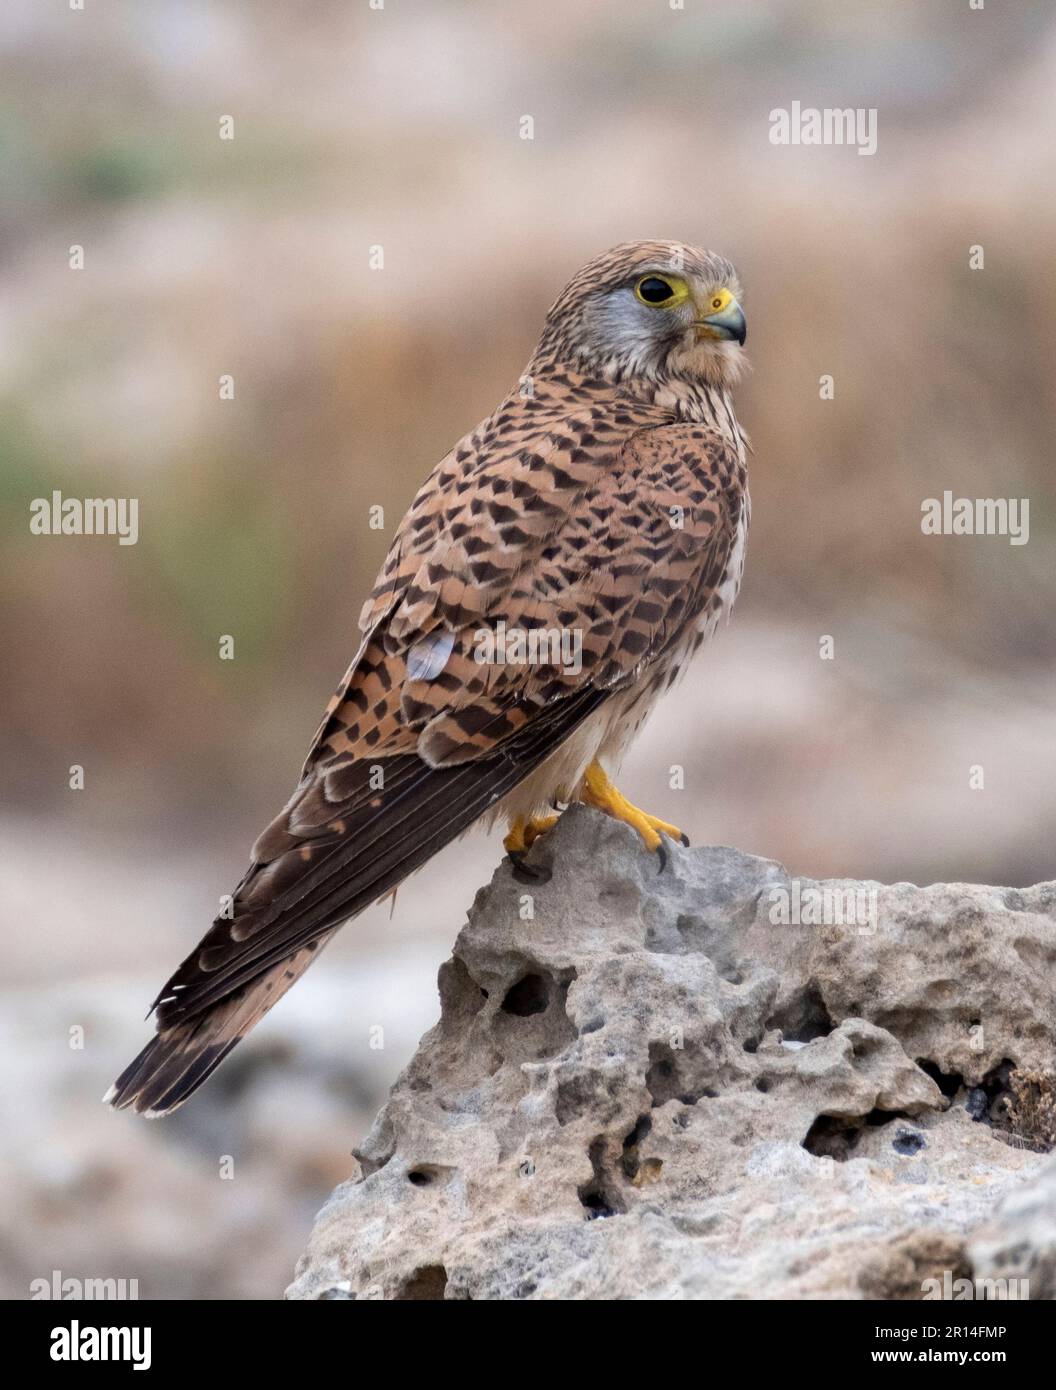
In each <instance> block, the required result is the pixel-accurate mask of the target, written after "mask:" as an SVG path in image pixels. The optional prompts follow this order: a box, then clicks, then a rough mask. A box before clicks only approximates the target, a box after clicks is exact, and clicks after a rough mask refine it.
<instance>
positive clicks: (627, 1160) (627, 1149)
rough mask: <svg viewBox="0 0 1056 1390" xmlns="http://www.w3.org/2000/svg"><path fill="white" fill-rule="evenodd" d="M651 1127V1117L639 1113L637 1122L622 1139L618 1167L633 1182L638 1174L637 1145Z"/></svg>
mask: <svg viewBox="0 0 1056 1390" xmlns="http://www.w3.org/2000/svg"><path fill="white" fill-rule="evenodd" d="M652 1127H653V1121H652V1117H651V1116H649V1115H639V1116H638V1122H637V1124H636V1125H635V1126H634V1128H633V1129H632V1130H631V1132H630V1134H628V1136H627V1138H626V1139H625V1140H624V1141H623V1153H622V1155H621V1157H620V1167H621V1168H622V1169H623V1175H624V1177H625V1178H627V1179H628V1181H630V1182H633V1181H634V1179H635V1178H636V1177H637V1175H638V1145H639V1144H640V1143H641V1142H642V1140H643V1139H644V1138H645V1137H646V1135H647V1134H648V1133H649V1131H650V1130H651V1129H652Z"/></svg>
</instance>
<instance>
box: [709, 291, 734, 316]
mask: <svg viewBox="0 0 1056 1390" xmlns="http://www.w3.org/2000/svg"><path fill="white" fill-rule="evenodd" d="M732 302H733V295H732V294H731V293H730V292H729V290H716V291H715V293H714V294H713V295H712V296H711V299H710V300H709V301H708V308H709V309H710V310H711V312H712V313H713V314H721V313H722V311H723V309H725V308H726V307H727V305H729V304H732Z"/></svg>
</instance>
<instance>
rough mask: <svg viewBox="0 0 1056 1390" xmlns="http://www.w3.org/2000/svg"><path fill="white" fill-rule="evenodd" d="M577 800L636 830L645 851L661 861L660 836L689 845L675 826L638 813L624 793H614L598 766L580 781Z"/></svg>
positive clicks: (642, 812) (589, 768) (588, 770)
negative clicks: (580, 785)
mask: <svg viewBox="0 0 1056 1390" xmlns="http://www.w3.org/2000/svg"><path fill="white" fill-rule="evenodd" d="M580 799H581V800H582V801H583V802H585V803H586V805H588V806H596V807H597V809H598V810H599V811H604V812H605V814H606V815H609V816H612V818H613V819H614V820H622V821H623V823H624V825H629V826H630V827H631V828H632V829H633V830H637V832H638V834H639V835H640V836H641V837H642V840H643V842H644V844H645V847H646V849H651V850H654V851H659V852H660V854H661V856H662V857H663V841H662V840H661V839H660V836H661V835H669V836H670V837H671V839H672V840H681V841H682V843H683V844H684V845H688V844H689V839H688V837H687V836H686V835H684V834H683V833H682V831H681V830H679V828H678V826H677V825H671V824H670V823H669V822H668V821H666V820H660V819H659V817H658V816H650V815H647V814H646V812H645V811H640V810H639V809H638V807H637V806H633V805H632V804H631V803H630V802H629V801H628V800H627V798H626V797H625V796H624V795H623V793H622V792H619V791H617V790H616V788H615V787H614V786H613V785H612V783H611V782H610V781H609V779H608V776H607V774H606V773H605V771H604V769H603V768H602V766H601V764H600V763H596V762H594V763H591V764H590V766H589V767H588V768H587V770H586V773H585V774H584V777H583V791H582V794H581V797H580Z"/></svg>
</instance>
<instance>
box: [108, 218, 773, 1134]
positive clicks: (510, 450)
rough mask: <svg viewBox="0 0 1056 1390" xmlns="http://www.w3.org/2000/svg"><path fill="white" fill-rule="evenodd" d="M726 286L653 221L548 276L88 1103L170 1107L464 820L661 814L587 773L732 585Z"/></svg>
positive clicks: (652, 825)
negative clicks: (343, 653) (304, 745)
mask: <svg viewBox="0 0 1056 1390" xmlns="http://www.w3.org/2000/svg"><path fill="white" fill-rule="evenodd" d="M740 297H741V290H740V285H739V282H738V279H737V274H736V272H735V270H734V268H733V266H732V265H731V264H730V263H729V262H728V261H726V260H724V259H723V258H722V257H721V256H717V255H714V254H712V253H710V252H707V251H702V250H698V249H696V248H693V247H690V246H686V245H683V244H681V243H678V242H671V241H642V242H630V243H625V244H623V245H620V246H617V247H615V248H614V249H613V250H611V251H608V252H606V253H605V254H603V255H600V256H598V257H596V258H595V259H594V260H592V261H590V263H589V264H588V265H586V266H584V267H583V269H582V270H580V271H579V273H578V274H577V275H575V276H574V277H573V278H572V280H571V281H570V282H569V283H568V285H567V286H566V287H565V289H564V290H563V291H562V293H561V294H560V295H559V296H558V298H557V300H556V301H555V303H554V305H553V307H552V308H551V309H550V311H549V313H548V314H547V316H546V321H545V324H544V326H543V331H542V335H541V336H540V339H539V343H538V346H537V347H536V349H535V352H534V353H533V355H532V357H531V360H530V361H529V363H528V365H527V367H526V369H525V371H524V374H523V375H522V376H521V378H520V380H519V382H518V385H517V386H516V387H515V389H514V390H513V391H511V393H510V394H509V395H508V396H507V397H506V399H505V400H503V401H502V403H501V404H500V405H499V406H498V408H497V409H496V410H495V412H494V413H493V414H492V415H490V416H488V418H487V419H486V420H484V421H482V422H481V423H480V424H479V425H478V426H477V427H476V429H474V430H472V431H471V432H470V433H469V434H467V435H466V436H465V437H464V438H463V439H462V440H461V441H460V442H459V443H458V444H456V445H455V447H454V448H453V449H452V450H451V452H450V453H449V454H448V455H447V457H446V458H444V459H442V460H441V461H440V463H438V464H437V466H436V468H435V469H434V470H433V472H432V474H431V475H430V476H429V478H428V479H427V481H426V482H425V484H424V486H423V487H422V489H421V491H420V492H419V493H418V495H417V497H416V498H415V499H414V501H413V503H412V504H411V507H410V510H409V511H408V512H407V514H406V516H405V517H404V518H403V521H402V522H401V524H400V526H399V529H398V530H397V532H396V535H395V538H394V540H393V542H392V546H391V548H390V550H389V553H388V557H387V559H386V560H385V563H384V565H383V567H382V570H381V573H380V575H379V577H378V580H377V583H376V585H375V587H374V590H373V592H372V593H371V595H370V597H369V598H368V600H367V602H366V604H365V605H364V608H363V611H362V614H361V617H360V627H361V630H362V633H363V637H362V645H361V646H360V648H359V651H358V652H357V653H356V656H355V658H354V659H353V661H352V664H351V666H349V668H348V671H347V672H346V673H345V676H344V679H343V680H342V681H341V684H340V685H339V687H338V689H337V691H336V693H335V695H334V696H333V698H332V699H331V701H330V704H329V706H328V707H327V710H326V713H325V715H324V717H323V721H322V724H321V725H320V727H319V729H318V731H317V733H316V736H315V739H314V740H313V742H312V745H311V749H310V751H309V753H308V757H307V760H306V762H305V764H304V768H303V771H302V773H301V778H300V781H299V783H298V785H297V787H296V790H295V791H294V793H293V795H292V797H291V798H290V800H289V802H288V803H287V805H286V806H285V808H284V809H283V810H282V812H281V813H280V814H279V815H278V817H277V818H276V819H275V820H274V821H273V822H272V823H271V825H269V826H268V827H267V829H266V830H265V831H264V833H263V834H262V835H261V836H260V838H259V839H258V840H257V842H256V844H255V845H254V846H253V850H252V863H251V864H250V866H249V869H248V870H247V872H246V874H245V876H244V878H243V879H242V881H241V883H240V884H239V885H238V887H237V889H236V890H235V892H234V894H233V897H232V898H231V899H230V900H229V904H230V905H229V908H228V909H227V910H226V911H225V912H222V913H221V915H220V916H219V917H218V918H217V919H216V921H215V922H214V923H213V925H212V927H211V928H210V929H209V931H208V932H207V933H206V934H205V936H204V937H203V938H202V940H201V942H200V943H199V944H198V945H197V946H196V947H195V949H194V950H193V951H192V952H191V954H190V955H189V956H188V957H187V959H186V960H185V961H184V962H183V964H182V965H181V966H180V967H179V969H178V970H177V971H176V972H175V974H174V975H173V976H172V978H171V979H170V980H169V981H168V983H167V984H166V985H165V987H164V988H163V989H162V991H161V993H160V994H159V996H158V998H157V999H156V1000H155V1003H154V1006H153V1010H154V1011H155V1012H156V1023H157V1033H156V1036H155V1037H154V1038H153V1039H152V1040H151V1041H150V1042H149V1043H148V1044H147V1046H146V1047H145V1048H144V1050H143V1051H142V1052H141V1053H140V1054H139V1056H138V1057H137V1058H136V1059H135V1061H133V1062H132V1063H131V1065H130V1066H129V1067H128V1068H127V1069H126V1070H125V1071H124V1072H123V1073H122V1075H121V1076H120V1077H119V1078H118V1080H117V1081H116V1082H115V1084H114V1086H113V1087H112V1088H111V1090H110V1092H109V1094H108V1095H107V1097H106V1100H107V1101H108V1102H110V1103H111V1104H112V1105H114V1106H115V1107H117V1108H119V1109H123V1108H125V1107H131V1108H132V1109H133V1110H136V1111H139V1112H141V1113H143V1114H146V1115H149V1116H156V1115H163V1114H165V1113H167V1112H169V1111H172V1110H175V1109H176V1107H177V1106H179V1105H181V1104H182V1103H183V1102H184V1101H185V1100H186V1099H187V1098H188V1096H190V1095H191V1094H192V1092H193V1091H195V1090H196V1089H197V1087H199V1086H200V1085H201V1084H202V1082H203V1081H205V1079H206V1078H207V1077H208V1076H209V1075H210V1074H211V1073H212V1072H213V1071H214V1070H215V1068H216V1067H217V1066H218V1065H219V1063H220V1062H221V1061H222V1060H223V1059H224V1058H225V1057H226V1056H227V1054H228V1053H229V1052H230V1051H231V1049H232V1048H233V1047H234V1046H235V1045H236V1044H237V1043H238V1042H239V1041H240V1039H242V1038H244V1037H245V1035H246V1034H247V1033H248V1032H249V1030H250V1029H251V1028H252V1027H253V1025H254V1024H255V1023H257V1022H258V1021H259V1020H260V1019H261V1018H262V1017H263V1016H264V1014H266V1013H267V1012H268V1010H269V1009H270V1008H271V1007H272V1005H273V1004H274V1003H275V1002H276V1000H278V999H279V998H280V997H281V996H282V995H283V994H284V993H285V992H286V990H287V989H289V988H290V986H291V985H292V984H293V983H294V981H295V980H297V978H298V977H299V976H300V975H301V974H302V973H303V972H304V971H305V970H306V969H307V967H308V966H309V965H310V964H311V962H312V961H313V960H314V959H315V957H316V956H317V955H318V953H319V950H320V948H321V947H322V946H323V945H324V944H325V943H326V942H327V940H328V939H329V938H330V937H331V936H332V935H333V933H334V932H335V931H336V930H337V929H338V927H340V926H341V925H342V923H344V922H345V921H347V920H348V919H349V918H350V917H353V916H355V915H356V914H357V913H358V912H361V911H362V910H363V909H364V908H365V907H367V906H368V905H369V904H371V903H373V902H376V901H377V900H378V899H380V898H383V897H385V896H386V895H388V894H389V893H391V892H393V891H394V889H395V887H396V886H397V885H398V884H399V883H400V882H401V881H402V880H403V879H405V878H406V877H407V876H408V875H409V874H411V873H413V872H414V870H416V869H418V868H420V867H421V866H422V865H423V864H424V863H425V862H426V861H427V860H428V859H430V858H431V857H432V856H433V855H434V854H436V853H437V851H438V850H440V849H442V848H443V847H444V846H445V845H446V844H448V843H449V842H450V841H452V840H454V839H455V838H456V837H458V836H459V835H461V834H462V833H463V832H464V831H465V830H466V829H467V828H468V827H469V826H471V825H472V824H473V823H474V822H475V821H477V820H479V819H481V818H485V819H487V820H495V819H498V818H500V817H501V818H504V819H505V821H506V823H507V825H508V831H509V833H508V834H507V836H506V839H505V847H506V849H507V851H508V853H509V854H510V856H511V858H513V859H514V860H515V862H516V861H520V860H521V859H523V856H524V854H525V852H526V850H527V849H528V847H529V846H530V844H531V843H532V841H533V840H534V839H535V838H536V837H537V836H538V835H539V834H541V833H545V831H546V830H547V829H548V828H549V826H550V825H551V824H552V823H553V820H554V819H555V817H554V816H553V814H552V813H553V812H554V810H555V809H556V808H557V807H559V806H561V805H565V804H567V803H568V802H570V801H573V800H579V801H584V802H586V803H587V804H589V805H591V806H595V807H598V808H600V809H601V810H603V811H606V812H608V813H609V814H610V815H612V816H614V817H616V818H618V819H619V820H622V821H625V822H626V823H627V824H629V825H631V826H633V828H634V829H635V830H636V831H637V832H638V833H639V835H640V836H641V839H642V840H643V841H644V843H645V845H646V846H647V848H648V849H650V850H656V851H658V852H659V853H661V854H662V853H663V844H664V842H663V837H664V836H671V837H678V836H679V835H680V834H681V832H680V831H678V830H677V829H676V828H675V827H674V826H673V825H670V824H669V823H668V822H666V821H662V820H660V819H658V818H657V817H654V816H650V815H646V814H645V812H643V811H641V810H639V809H638V808H637V807H635V806H633V805H632V804H631V803H630V802H629V801H628V800H627V799H626V798H625V797H623V796H622V795H621V794H620V792H618V791H617V790H616V788H615V786H614V785H613V784H612V782H611V781H610V776H611V775H614V774H615V770H616V768H617V766H618V764H619V761H620V758H621V756H622V754H623V752H624V750H625V748H626V747H627V745H628V743H629V741H630V739H631V738H632V737H633V736H634V734H635V733H636V732H637V730H638V729H639V728H640V726H641V724H642V722H643V720H644V719H645V717H646V715H647V714H648V713H649V711H650V710H651V709H652V707H653V705H654V703H655V701H656V700H657V698H658V696H660V695H661V694H662V692H663V691H665V690H666V689H668V688H669V687H670V686H671V685H672V684H673V683H674V681H675V680H676V678H677V677H678V676H679V675H680V674H681V673H682V672H683V671H684V670H685V668H686V665H687V663H688V661H689V659H690V657H691V656H692V655H693V653H694V652H695V651H696V650H697V648H698V647H699V646H700V644H701V643H702V642H703V641H704V639H705V638H706V637H707V636H708V635H709V634H710V633H711V631H712V630H713V628H714V627H715V625H716V623H717V622H718V620H719V618H720V616H721V615H722V614H724V613H728V611H729V609H730V606H731V605H732V603H733V601H734V598H735V597H736V594H737V589H738V586H739V584H740V580H741V573H742V570H743V567H744V551H745V539H746V534H747V529H748V516H749V500H748V489H747V474H746V452H747V447H748V446H747V440H746V438H745V435H744V432H743V431H742V430H741V428H740V426H739V425H738V423H737V419H736V417H735V415H734V412H733V406H732V403H731V399H730V390H731V387H732V386H733V385H734V384H735V383H736V382H737V381H738V380H739V379H740V377H741V376H742V375H743V373H744V371H745V358H744V355H743V352H742V348H743V344H744V340H745V320H744V314H743V312H742V310H741V306H740V303H739V300H740ZM524 867H525V868H526V869H528V870H529V871H530V868H531V866H530V865H528V866H524Z"/></svg>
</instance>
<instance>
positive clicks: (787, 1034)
mask: <svg viewBox="0 0 1056 1390" xmlns="http://www.w3.org/2000/svg"><path fill="white" fill-rule="evenodd" d="M766 1026H767V1028H780V1029H781V1036H782V1037H783V1038H784V1040H785V1042H802V1043H808V1042H813V1041H814V1039H815V1038H826V1037H828V1035H829V1034H830V1033H831V1032H832V1030H833V1028H835V1026H836V1025H835V1024H834V1023H833V1021H832V1016H831V1015H830V1013H829V1011H828V1009H827V1008H826V1006H825V1000H824V998H823V997H822V993H821V990H820V988H819V987H818V982H817V981H816V980H809V981H808V982H807V984H806V985H804V987H803V988H802V989H799V990H797V991H796V993H795V994H794V995H793V996H792V998H791V999H790V1000H789V1001H788V1003H787V1004H786V1005H785V1006H784V1008H781V1009H778V1011H777V1012H776V1013H775V1014H774V1015H773V1016H772V1017H771V1018H768V1019H767V1021H766Z"/></svg>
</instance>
